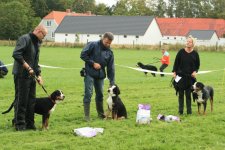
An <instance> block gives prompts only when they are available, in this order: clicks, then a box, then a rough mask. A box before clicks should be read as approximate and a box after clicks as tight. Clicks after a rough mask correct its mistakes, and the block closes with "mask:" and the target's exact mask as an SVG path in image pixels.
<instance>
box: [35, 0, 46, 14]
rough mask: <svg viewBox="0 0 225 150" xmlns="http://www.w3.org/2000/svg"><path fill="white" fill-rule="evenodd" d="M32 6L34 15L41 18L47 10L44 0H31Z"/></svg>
mask: <svg viewBox="0 0 225 150" xmlns="http://www.w3.org/2000/svg"><path fill="white" fill-rule="evenodd" d="M32 6H33V9H34V11H35V14H36V16H39V17H40V18H43V17H44V16H45V15H47V14H48V12H49V9H48V6H47V4H46V0H32Z"/></svg>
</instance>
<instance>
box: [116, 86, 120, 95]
mask: <svg viewBox="0 0 225 150" xmlns="http://www.w3.org/2000/svg"><path fill="white" fill-rule="evenodd" d="M116 95H120V89H119V87H118V86H116Z"/></svg>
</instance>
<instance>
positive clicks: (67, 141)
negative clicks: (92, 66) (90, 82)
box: [0, 47, 225, 150]
mask: <svg viewBox="0 0 225 150" xmlns="http://www.w3.org/2000/svg"><path fill="white" fill-rule="evenodd" d="M12 51H13V47H0V60H2V61H3V62H4V63H5V64H10V63H12V62H13V59H12V57H11V55H12ZM80 51H81V49H79V48H45V47H42V48H41V55H40V64H43V65H48V66H59V67H65V68H72V69H50V68H42V76H43V79H44V86H45V88H46V89H47V91H48V93H51V92H52V91H54V90H55V89H61V90H63V92H64V94H65V96H66V98H65V101H64V102H62V103H60V104H58V105H57V107H56V109H55V111H54V112H53V114H52V115H51V117H50V128H49V130H48V131H41V116H40V115H36V116H35V121H36V126H37V127H38V129H39V130H37V131H25V132H16V131H15V129H14V128H13V127H12V126H11V119H12V117H13V111H11V112H10V113H8V114H6V115H0V149H5V150H9V149H17V150H18V149H21V150H24V149H74V150H92V149H93V150H95V149H108V150H116V149H119V150H128V149H129V150H137V149H138V150H139V149H140V150H147V149H155V150H156V149H158V150H161V149H165V150H168V149H179V150H182V149H215V150H222V149H225V130H224V129H225V87H224V84H225V80H224V78H225V72H224V70H221V69H224V68H225V59H224V58H225V53H219V52H199V55H200V59H201V69H200V70H202V71H203V70H220V71H216V72H212V73H208V74H201V75H198V81H202V82H203V83H205V84H207V85H211V86H213V87H214V89H215V98H214V111H213V112H212V113H211V112H210V103H208V106H207V115H206V116H203V115H198V114H197V106H196V103H192V110H193V114H192V115H191V116H187V115H183V116H181V120H182V122H181V123H177V122H172V123H166V122H161V121H158V120H157V119H156V117H157V115H158V114H159V113H161V114H164V115H178V114H177V111H178V102H177V99H178V98H177V96H176V95H175V91H174V89H173V88H172V87H170V81H171V76H165V77H163V78H161V77H160V76H159V75H157V77H155V78H154V77H152V76H151V75H148V76H147V77H146V76H145V75H144V73H142V72H138V71H135V70H132V69H128V68H123V67H120V66H116V83H117V84H118V86H119V87H120V90H121V95H120V97H121V99H122V100H123V102H124V104H125V106H126V108H127V111H128V119H127V120H122V121H114V120H100V119H98V118H97V113H96V109H95V102H94V96H95V94H94V95H93V97H92V103H91V119H92V120H91V122H89V123H87V122H84V121H83V106H82V99H83V78H81V77H80V75H79V71H80V68H82V67H83V62H82V61H81V59H80V57H79V56H80ZM176 53H177V51H171V52H170V55H171V65H170V66H169V67H168V68H166V70H165V71H166V72H171V70H172V66H173V62H174V58H175V56H176ZM114 55H115V63H116V64H118V65H125V66H130V67H135V64H136V63H137V62H138V61H142V62H143V63H151V62H153V61H154V60H153V57H161V51H160V50H156V51H147V50H119V49H116V50H114ZM155 65H156V66H157V67H159V66H160V63H157V64H155ZM8 68H9V74H8V75H7V76H6V78H4V79H0V111H1V112H2V111H4V110H6V109H7V108H8V107H9V105H10V104H11V102H12V101H13V99H14V84H13V76H12V74H11V72H12V66H10V67H8ZM108 85H109V83H108V81H107V80H105V88H104V89H105V90H104V99H105V101H104V108H105V109H106V99H107V92H106V89H107V87H108ZM45 96H46V94H45V93H44V91H43V90H42V88H41V87H40V86H38V85H37V97H45ZM138 104H150V105H151V107H152V109H151V117H152V119H153V120H152V121H151V124H150V125H136V123H135V121H136V112H137V105H138ZM185 107H186V106H185ZM184 111H185V112H186V108H185V109H184ZM87 126H90V127H101V128H104V133H103V134H102V135H97V136H96V137H94V138H82V137H79V136H75V135H74V133H73V129H75V128H81V127H87Z"/></svg>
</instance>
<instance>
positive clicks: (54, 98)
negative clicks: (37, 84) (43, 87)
mask: <svg viewBox="0 0 225 150" xmlns="http://www.w3.org/2000/svg"><path fill="white" fill-rule="evenodd" d="M64 98H65V96H64V94H63V92H62V91H61V90H55V91H54V92H53V93H52V94H51V95H50V96H49V97H44V98H36V100H35V113H37V114H40V115H42V129H48V120H49V117H50V114H51V113H52V112H53V111H54V110H55V107H56V104H57V103H59V102H61V101H63V100H64ZM14 103H15V102H13V103H12V104H11V106H10V107H9V109H8V110H6V111H4V112H2V114H6V113H8V112H10V110H11V109H12V108H13V106H14ZM13 123H14V122H13Z"/></svg>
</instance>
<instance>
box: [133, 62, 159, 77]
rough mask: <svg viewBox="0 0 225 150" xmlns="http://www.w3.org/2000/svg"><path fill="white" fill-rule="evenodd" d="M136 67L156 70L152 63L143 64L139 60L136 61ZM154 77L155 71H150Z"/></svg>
mask: <svg viewBox="0 0 225 150" xmlns="http://www.w3.org/2000/svg"><path fill="white" fill-rule="evenodd" d="M137 67H140V68H141V69H145V70H150V71H157V68H156V66H153V65H144V64H143V63H141V62H138V63H137ZM144 73H145V75H147V73H148V72H144ZM151 74H152V75H153V76H154V77H155V73H151Z"/></svg>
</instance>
